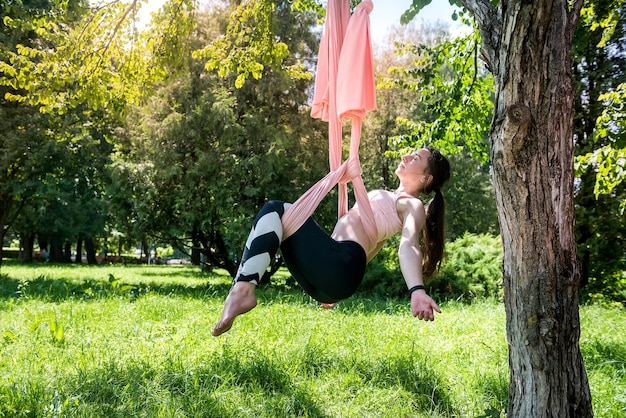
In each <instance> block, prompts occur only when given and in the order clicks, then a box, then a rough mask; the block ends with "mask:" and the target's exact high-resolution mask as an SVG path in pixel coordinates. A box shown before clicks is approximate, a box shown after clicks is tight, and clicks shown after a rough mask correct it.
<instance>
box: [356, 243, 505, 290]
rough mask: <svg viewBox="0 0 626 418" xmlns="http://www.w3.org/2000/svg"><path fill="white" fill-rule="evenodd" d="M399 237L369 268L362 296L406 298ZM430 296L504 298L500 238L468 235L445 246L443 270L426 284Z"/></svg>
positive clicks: (387, 246)
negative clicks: (399, 254) (398, 252)
mask: <svg viewBox="0 0 626 418" xmlns="http://www.w3.org/2000/svg"><path fill="white" fill-rule="evenodd" d="M398 240H399V238H398V237H394V238H392V239H390V242H388V243H387V245H386V246H385V247H384V248H383V249H382V250H381V252H380V253H379V254H378V255H377V256H376V258H374V259H373V260H372V261H371V262H370V264H369V265H368V267H367V271H366V273H365V277H364V278H363V283H362V285H361V287H360V289H359V293H361V294H365V295H371V296H382V297H406V284H405V282H404V280H403V278H402V273H401V271H400V264H399V261H398V255H397V248H398ZM426 287H427V289H428V292H429V294H431V295H433V296H436V297H437V298H439V299H469V298H474V297H502V244H501V241H500V237H499V236H494V235H489V234H480V235H478V234H471V233H466V234H465V235H463V236H462V237H461V238H459V239H457V240H455V241H453V242H449V243H447V244H446V258H445V259H444V261H443V264H442V266H441V270H440V271H439V272H438V273H437V274H436V275H435V277H433V278H432V280H430V281H427V282H426Z"/></svg>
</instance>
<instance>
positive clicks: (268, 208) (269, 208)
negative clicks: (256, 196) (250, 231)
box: [259, 200, 291, 218]
mask: <svg viewBox="0 0 626 418" xmlns="http://www.w3.org/2000/svg"><path fill="white" fill-rule="evenodd" d="M289 206H291V205H290V204H289V203H286V202H283V201H282V200H270V201H269V202H266V203H265V204H264V205H263V207H262V208H261V210H260V211H259V216H263V215H264V214H266V213H270V212H276V213H278V216H279V217H281V218H282V217H283V214H284V213H285V209H287V208H288V207H289Z"/></svg>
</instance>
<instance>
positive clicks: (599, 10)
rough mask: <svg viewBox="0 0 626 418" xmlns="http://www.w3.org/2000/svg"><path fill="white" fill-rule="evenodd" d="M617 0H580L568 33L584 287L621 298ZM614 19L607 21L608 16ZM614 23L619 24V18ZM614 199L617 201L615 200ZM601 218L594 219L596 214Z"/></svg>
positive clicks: (622, 74) (621, 11)
mask: <svg viewBox="0 0 626 418" xmlns="http://www.w3.org/2000/svg"><path fill="white" fill-rule="evenodd" d="M625 12H626V9H625V8H624V7H623V1H618V2H605V1H604V0H596V1H591V2H587V3H586V4H585V8H584V9H583V11H582V13H581V18H580V19H579V22H578V26H577V28H576V33H575V36H574V45H573V50H572V52H573V58H574V62H575V66H574V79H575V82H576V86H577V94H576V95H575V96H574V100H575V111H576V113H575V116H574V134H575V145H576V148H575V152H576V160H575V163H576V169H577V170H576V174H577V176H578V180H577V183H576V184H577V189H576V197H575V203H576V233H577V241H578V252H579V255H580V260H581V275H582V280H583V283H587V285H586V287H585V288H583V292H584V294H593V295H597V294H601V293H605V291H606V293H605V294H606V296H607V297H609V298H613V297H617V298H616V300H623V298H622V299H620V296H619V292H616V291H615V290H614V289H615V288H619V287H620V285H619V282H620V278H621V276H622V274H623V271H624V270H626V257H625V253H624V248H626V221H625V218H624V216H623V214H624V212H623V211H624V202H626V184H625V183H624V182H623V181H622V179H623V176H624V169H623V165H624V163H625V161H624V157H623V150H624V147H626V142H625V140H626V136H625V131H624V111H623V106H624V92H625V89H624V83H626V56H625V55H624V42H623V40H624V36H625V32H624V24H623V23H624V19H625V18H626V14H625ZM611 22H614V23H611ZM620 22H621V23H620ZM620 205H621V207H620ZM600 220H601V221H600Z"/></svg>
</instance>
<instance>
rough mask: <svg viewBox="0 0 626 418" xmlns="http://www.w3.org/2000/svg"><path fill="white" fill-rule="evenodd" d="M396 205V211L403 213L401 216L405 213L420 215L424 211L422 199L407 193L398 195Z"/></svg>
mask: <svg viewBox="0 0 626 418" xmlns="http://www.w3.org/2000/svg"><path fill="white" fill-rule="evenodd" d="M401 198H402V199H401ZM396 207H397V209H398V213H399V214H400V215H403V216H402V217H404V216H406V215H407V214H411V215H414V216H420V215H423V214H424V213H425V209H424V203H423V202H422V200H421V199H419V198H417V197H415V196H412V195H410V194H407V193H404V194H403V195H402V196H399V197H398V199H397V202H396Z"/></svg>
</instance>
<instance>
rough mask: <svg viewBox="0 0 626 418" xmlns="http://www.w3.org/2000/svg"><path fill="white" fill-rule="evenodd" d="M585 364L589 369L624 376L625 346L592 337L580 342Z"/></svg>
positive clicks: (625, 370) (625, 363) (625, 362)
mask: <svg viewBox="0 0 626 418" xmlns="http://www.w3.org/2000/svg"><path fill="white" fill-rule="evenodd" d="M580 348H581V352H582V354H583V358H584V359H585V366H586V367H587V368H588V369H589V370H601V371H603V372H605V373H607V374H610V375H620V376H622V377H626V346H624V344H622V343H620V342H617V341H606V340H604V339H600V338H594V339H593V340H592V341H589V342H583V343H581V347H580Z"/></svg>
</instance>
